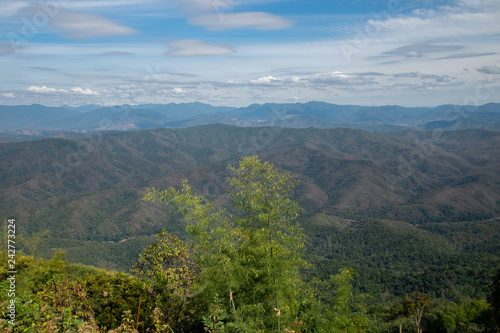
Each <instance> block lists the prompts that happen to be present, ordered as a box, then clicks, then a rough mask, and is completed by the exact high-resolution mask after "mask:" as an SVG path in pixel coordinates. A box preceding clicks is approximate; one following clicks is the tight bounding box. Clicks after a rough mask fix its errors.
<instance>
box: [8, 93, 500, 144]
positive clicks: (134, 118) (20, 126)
mask: <svg viewBox="0 0 500 333" xmlns="http://www.w3.org/2000/svg"><path fill="white" fill-rule="evenodd" d="M216 123H222V124H227V125H236V126H240V127H260V126H276V127H287V128H307V127H317V128H338V127H346V128H359V129H364V130H368V131H371V132H380V131H399V130H406V129H422V130H457V129H468V128H481V129H489V130H500V104H499V103H489V104H485V105H480V106H477V107H472V106H458V105H441V106H438V107H427V108H426V107H413V108H407V107H402V106H397V105H390V106H359V105H337V104H330V103H325V102H315V101H313V102H308V103H294V104H293V103H289V104H272V103H267V104H252V105H249V106H247V107H240V108H234V107H225V106H212V105H209V104H203V103H198V102H195V103H181V104H175V103H169V104H143V105H121V106H109V107H102V106H99V105H86V106H81V107H69V106H62V107H46V106H43V105H39V104H33V105H25V106H0V136H3V137H5V136H9V135H11V136H14V135H18V136H19V135H20V136H22V134H20V132H19V130H28V132H26V134H24V135H25V136H27V137H29V136H30V135H33V136H43V135H47V132H48V134H53V133H57V132H67V131H73V132H89V131H96V130H119V131H127V130H139V129H155V128H187V127H192V126H200V125H210V124H216ZM29 131H38V132H33V133H31V134H30V132H29ZM40 131H42V132H43V134H40V133H41V132H40ZM37 133H38V134H37Z"/></svg>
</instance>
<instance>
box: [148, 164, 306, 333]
mask: <svg viewBox="0 0 500 333" xmlns="http://www.w3.org/2000/svg"><path fill="white" fill-rule="evenodd" d="M229 170H230V171H231V172H232V176H231V177H230V178H229V184H230V189H229V191H228V194H229V197H230V199H231V203H232V206H231V207H229V208H219V207H216V205H215V204H214V203H213V202H211V201H209V200H208V199H207V198H205V197H203V196H199V195H196V194H195V193H194V192H193V190H192V188H191V187H190V186H189V184H188V182H187V181H184V183H183V186H182V189H181V190H176V189H174V188H168V189H167V190H164V191H159V190H156V189H151V190H149V191H148V193H147V195H146V197H145V200H155V199H160V200H162V201H165V202H167V203H172V204H173V205H174V206H175V207H177V210H178V211H179V212H180V213H182V215H183V216H184V218H185V219H187V220H188V221H191V222H192V223H190V224H188V226H187V230H188V231H189V232H190V234H191V235H192V236H193V238H194V240H195V243H196V246H197V247H196V248H197V258H198V262H199V265H200V267H201V274H202V281H203V286H204V292H206V293H207V296H208V297H210V299H212V298H214V297H216V296H217V295H219V296H221V297H222V299H225V300H226V301H225V310H226V311H227V313H231V316H232V320H233V321H234V322H235V323H236V324H237V325H238V330H240V331H248V332H256V331H258V330H266V331H268V330H273V331H277V332H280V331H282V330H284V329H286V328H291V327H292V323H293V322H294V321H295V320H296V315H297V313H298V311H299V310H298V309H299V304H298V301H297V299H298V297H297V296H298V292H299V290H300V287H301V284H302V280H301V278H300V275H299V269H300V268H301V267H304V266H305V265H306V262H305V261H304V260H303V259H302V250H303V248H304V241H305V235H304V233H303V232H302V230H301V229H300V228H299V227H298V225H297V223H296V222H295V221H294V220H295V218H296V217H297V214H298V211H299V207H298V205H297V204H296V203H295V202H294V201H293V200H291V199H290V194H291V191H292V189H293V188H294V187H295V186H296V185H297V184H298V182H297V180H296V179H295V178H294V177H293V176H291V175H289V174H287V173H284V172H282V171H279V170H277V169H275V168H274V166H273V165H272V164H271V163H268V162H264V163H263V162H261V161H260V160H259V159H258V158H257V157H255V156H254V157H245V158H243V159H242V160H241V161H240V163H239V166H238V167H237V168H236V167H229ZM223 295H226V296H223Z"/></svg>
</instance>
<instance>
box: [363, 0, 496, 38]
mask: <svg viewBox="0 0 500 333" xmlns="http://www.w3.org/2000/svg"><path fill="white" fill-rule="evenodd" d="M486 2H488V1H486ZM481 3H482V1H481ZM499 14H500V2H498V1H496V2H493V1H490V2H489V5H488V6H484V5H482V4H480V3H479V2H478V1H462V2H461V3H459V4H458V5H457V6H454V7H451V6H444V7H439V8H437V9H432V10H416V11H413V12H412V13H411V14H409V15H405V16H403V15H398V16H390V17H389V18H388V19H386V20H377V19H373V20H369V21H368V22H367V26H366V27H365V30H367V31H371V35H372V36H369V37H373V38H374V39H379V38H381V39H388V40H389V39H390V40H392V41H396V40H398V41H413V42H417V41H427V40H444V39H450V38H460V39H463V38H465V37H472V36H477V35H490V36H493V35H498V34H500V25H499V24H498V17H499Z"/></svg>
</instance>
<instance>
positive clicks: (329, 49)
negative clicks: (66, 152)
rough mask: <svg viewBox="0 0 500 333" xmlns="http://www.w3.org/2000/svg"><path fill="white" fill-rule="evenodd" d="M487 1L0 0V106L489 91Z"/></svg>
mask: <svg viewBox="0 0 500 333" xmlns="http://www.w3.org/2000/svg"><path fill="white" fill-rule="evenodd" d="M499 18H500V1H498V0H484V1H481V0H457V1H455V0H438V1H430V0H421V1H419V0H408V1H403V0H401V1H398V0H385V1H378V0H377V1H366V0H351V1H334V0H308V1H305V0H141V1H130V0H36V1H23V0H12V1H7V0H0V104H2V105H25V104H34V103H37V104H43V105H48V106H60V105H71V106H79V105H85V104H100V105H122V104H146V103H165V104H166V103H171V102H174V103H186V102H195V101H198V102H202V103H208V104H212V105H226V106H247V105H250V104H252V103H261V104H262V103H297V102H299V103H305V102H308V101H313V100H314V101H325V102H329V103H335V104H355V105H402V106H437V105H442V104H459V105H482V104H486V103H489V102H500V19H499Z"/></svg>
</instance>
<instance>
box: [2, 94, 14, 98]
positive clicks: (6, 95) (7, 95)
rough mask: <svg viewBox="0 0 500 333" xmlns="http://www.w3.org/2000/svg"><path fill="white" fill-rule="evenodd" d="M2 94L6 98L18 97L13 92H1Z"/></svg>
mask: <svg viewBox="0 0 500 333" xmlns="http://www.w3.org/2000/svg"><path fill="white" fill-rule="evenodd" d="M0 95H2V97H5V98H16V96H14V94H13V93H1V94H0Z"/></svg>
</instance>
